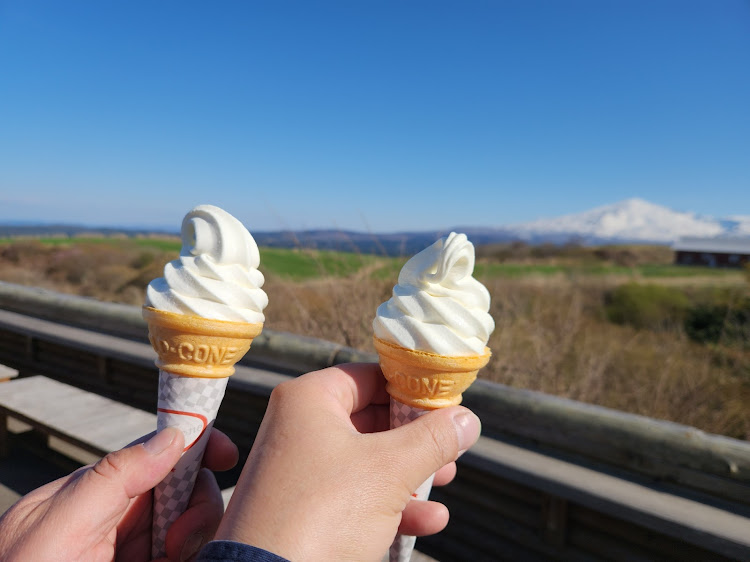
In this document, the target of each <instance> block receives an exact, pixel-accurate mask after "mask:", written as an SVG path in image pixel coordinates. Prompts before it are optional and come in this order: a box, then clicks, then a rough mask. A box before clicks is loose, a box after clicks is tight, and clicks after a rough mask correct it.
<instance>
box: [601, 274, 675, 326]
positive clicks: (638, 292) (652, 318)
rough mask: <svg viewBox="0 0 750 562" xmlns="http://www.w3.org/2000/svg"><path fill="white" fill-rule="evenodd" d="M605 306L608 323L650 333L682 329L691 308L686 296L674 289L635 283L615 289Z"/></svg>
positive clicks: (606, 300)
mask: <svg viewBox="0 0 750 562" xmlns="http://www.w3.org/2000/svg"><path fill="white" fill-rule="evenodd" d="M605 304H606V314H607V318H608V319H609V320H610V321H611V322H615V323H617V324H629V325H631V326H633V327H635V328H639V329H643V328H646V329H650V330H666V329H670V328H674V327H676V326H681V325H682V323H683V321H684V318H685V315H686V313H687V311H688V309H689V307H690V301H689V300H688V298H687V296H686V295H685V294H684V293H682V292H680V291H678V290H676V289H673V288H670V287H662V286H659V285H639V284H637V283H628V284H626V285H621V286H619V287H617V288H616V289H614V290H613V291H611V292H610V293H609V294H607V296H606V298H605Z"/></svg>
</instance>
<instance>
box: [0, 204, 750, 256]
mask: <svg viewBox="0 0 750 562" xmlns="http://www.w3.org/2000/svg"><path fill="white" fill-rule="evenodd" d="M452 230H453V231H456V232H465V233H466V234H467V235H468V236H469V238H470V239H471V240H472V242H474V244H475V245H484V244H493V243H502V242H511V241H518V240H521V241H524V242H527V243H529V244H539V243H545V242H551V243H555V244H563V243H568V242H577V243H581V244H620V243H649V244H671V243H673V242H675V241H676V240H677V239H678V238H680V237H683V236H698V237H732V238H735V237H750V215H738V216H731V217H725V218H713V217H707V216H701V215H697V214H695V213H686V212H680V211H674V210H672V209H669V208H667V207H663V206H661V205H655V204H653V203H649V202H648V201H644V200H643V199H627V200H625V201H621V202H619V203H614V204H611V205H605V206H603V207H597V208H596V209H591V210H589V211H584V212H582V213H578V214H573V215H564V216H560V217H556V218H550V219H540V220H536V221H532V222H527V223H521V224H512V225H506V226H500V227H496V228H477V227H475V226H465V227H461V226H456V227H454V228H448V229H445V230H443V231H423V232H397V233H390V234H381V233H364V232H355V231H341V230H305V231H288V230H287V231H277V232H253V237H254V238H255V240H256V241H257V242H258V244H259V245H260V246H270V247H282V248H295V247H302V248H318V249H335V250H346V251H357V252H362V253H368V254H386V255H411V254H413V253H415V252H417V251H419V250H421V249H422V248H425V247H426V246H428V245H429V244H431V243H432V242H434V241H435V240H436V239H437V238H439V237H440V236H443V235H445V234H447V233H449V232H450V231H452ZM87 234H88V235H92V234H98V235H103V236H116V235H127V236H136V235H141V236H142V235H149V234H160V235H164V234H170V233H164V232H152V231H146V230H130V229H113V228H89V227H84V226H70V225H33V224H28V223H27V224H12V225H11V224H7V225H2V224H0V238H4V237H8V236H23V235H26V236H50V235H62V236H82V235H87ZM171 234H175V235H176V234H177V233H176V232H174V233H171Z"/></svg>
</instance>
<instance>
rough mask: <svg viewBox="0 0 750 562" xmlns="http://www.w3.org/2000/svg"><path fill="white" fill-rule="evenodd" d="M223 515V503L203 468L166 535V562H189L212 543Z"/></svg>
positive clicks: (213, 480)
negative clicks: (184, 508) (190, 494)
mask: <svg viewBox="0 0 750 562" xmlns="http://www.w3.org/2000/svg"><path fill="white" fill-rule="evenodd" d="M222 515H224V501H223V499H222V497H221V490H220V489H219V485H218V484H217V483H216V478H215V477H214V475H213V473H212V472H211V471H210V470H208V469H206V468H203V469H201V470H200V472H198V476H197V478H196V480H195V488H193V495H192V496H190V501H189V503H188V508H187V509H186V510H185V513H183V514H182V515H180V517H179V518H178V519H177V521H175V522H174V523H173V524H172V526H171V527H170V529H169V532H168V533H167V539H166V548H167V556H168V557H169V559H170V560H189V559H190V558H191V557H193V556H194V555H195V554H196V553H197V552H198V551H199V550H200V549H201V548H202V547H203V545H204V544H206V543H207V542H208V541H210V540H211V539H213V536H214V534H215V533H216V529H217V528H218V527H219V522H220V521H221V517H222Z"/></svg>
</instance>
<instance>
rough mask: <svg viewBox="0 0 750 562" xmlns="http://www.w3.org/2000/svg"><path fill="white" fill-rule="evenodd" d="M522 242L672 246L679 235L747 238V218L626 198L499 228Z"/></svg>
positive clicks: (749, 232) (749, 221)
mask: <svg viewBox="0 0 750 562" xmlns="http://www.w3.org/2000/svg"><path fill="white" fill-rule="evenodd" d="M502 229H503V230H505V231H506V232H507V231H509V232H512V233H513V234H515V235H516V236H517V237H518V238H520V239H523V240H533V241H539V240H551V241H565V240H570V239H574V238H575V239H581V240H583V241H586V242H606V241H612V242H625V241H640V242H657V243H672V242H674V241H675V240H677V239H678V238H680V237H683V236H697V237H705V238H710V237H742V236H750V215H737V216H731V217H726V218H721V219H717V218H713V217H707V216H701V215H697V214H695V213H686V212H680V211H674V210H672V209H669V208H667V207H663V206H661V205H656V204H654V203H649V202H648V201H644V200H643V199H627V200H625V201H621V202H619V203H614V204H611V205H605V206H603V207H597V208H596V209H591V210H590V211H584V212H582V213H578V214H573V215H564V216H561V217H557V218H551V219H540V220H536V221H533V222H528V223H523V224H516V225H508V226H505V227H503V228H502Z"/></svg>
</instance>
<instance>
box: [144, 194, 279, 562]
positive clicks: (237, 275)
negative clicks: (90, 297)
mask: <svg viewBox="0 0 750 562" xmlns="http://www.w3.org/2000/svg"><path fill="white" fill-rule="evenodd" d="M259 263H260V254H259V252H258V246H257V245H256V244H255V240H253V237H252V236H251V235H250V233H249V232H248V231H247V229H245V227H244V226H243V225H242V223H241V222H240V221H238V220H237V219H236V218H234V217H233V216H232V215H230V214H229V213H227V212H226V211H223V210H222V209H219V208H218V207H213V206H211V205H200V206H198V207H195V208H194V209H193V210H192V211H190V212H189V213H188V214H187V215H186V216H185V218H184V220H183V221H182V251H181V253H180V257H179V258H178V259H176V260H174V261H172V262H169V263H168V264H167V265H166V266H165V267H164V277H159V278H158V279H154V280H153V281H152V282H151V283H150V284H149V286H148V289H147V290H146V305H145V306H144V307H143V317H144V319H145V320H146V322H147V323H148V328H149V340H150V341H151V345H152V346H153V348H154V350H155V351H156V353H157V355H158V358H157V360H156V366H157V367H158V368H159V396H158V402H157V429H158V430H159V431H161V430H162V429H164V428H165V427H178V428H180V430H181V431H182V433H183V435H184V436H185V450H184V451H183V455H182V457H181V458H180V460H179V462H178V463H177V465H176V466H175V467H174V469H173V470H172V471H171V472H170V473H169V474H168V475H167V476H166V477H165V479H164V480H163V481H162V482H160V483H159V484H158V485H157V486H156V488H154V503H153V525H152V557H153V558H162V557H164V556H165V555H166V536H167V532H168V530H169V528H170V526H171V525H172V523H174V522H175V521H176V520H177V518H178V517H179V516H180V515H181V514H182V513H183V512H184V511H185V509H186V508H187V505H188V502H189V500H190V495H191V493H192V490H193V484H194V483H195V478H196V475H197V473H198V470H199V469H200V463H201V459H202V457H203V452H204V450H205V447H206V443H207V441H208V436H209V435H210V432H211V428H212V427H213V423H214V420H215V419H216V415H217V412H218V410H219V406H220V405H221V401H222V399H223V397H224V393H225V391H226V388H227V381H228V379H229V377H230V376H231V375H232V374H233V373H234V371H235V367H234V366H235V364H236V363H237V361H239V360H240V359H241V358H242V356H243V355H245V353H246V352H247V351H248V349H249V348H250V345H251V343H252V342H253V339H254V338H256V337H257V336H258V335H260V333H261V330H262V329H263V322H264V315H263V309H264V308H265V307H266V305H267V304H268V297H267V296H266V293H265V292H264V291H263V289H262V288H261V287H262V286H263V275H262V274H261V272H260V271H258V265H259Z"/></svg>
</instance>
